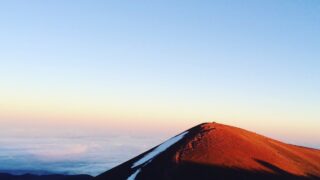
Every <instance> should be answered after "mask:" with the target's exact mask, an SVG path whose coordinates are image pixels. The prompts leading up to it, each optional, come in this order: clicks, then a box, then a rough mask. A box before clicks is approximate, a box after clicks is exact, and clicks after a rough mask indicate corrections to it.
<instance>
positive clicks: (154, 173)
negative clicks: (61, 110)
mask: <svg viewBox="0 0 320 180" xmlns="http://www.w3.org/2000/svg"><path fill="white" fill-rule="evenodd" d="M188 131H189V133H188V134H187V135H186V136H185V137H184V138H183V139H182V140H180V141H179V142H177V143H176V144H174V145H173V146H171V147H170V148H168V149H167V150H166V151H164V152H163V153H161V154H159V155H158V156H156V157H155V158H154V159H152V161H151V162H150V163H146V164H144V165H141V166H139V167H135V168H132V164H133V163H134V162H136V161H138V160H139V159H141V158H142V157H144V156H145V155H146V154H147V153H148V152H150V151H152V150H153V149H151V150H150V151H148V152H146V153H144V154H141V155H139V156H137V157H136V158H134V159H132V160H130V161H128V162H126V163H124V164H122V165H120V166H118V167H115V168H113V169H111V170H110V171H107V172H105V173H103V174H102V175H100V176H98V177H97V179H101V180H102V179H104V180H107V179H119V180H120V179H127V178H128V177H129V176H130V175H132V174H133V173H134V172H136V171H137V169H140V170H141V171H140V172H139V173H138V174H137V176H136V178H135V179H137V180H139V179H153V180H158V179H159V180H160V179H168V180H171V179H190V180H191V179H202V180H207V179H208V180H209V179H320V151H319V150H316V149H311V148H305V147H299V146H295V145H290V144H285V143H282V142H280V141H276V140H273V139H270V138H267V137H264V136H261V135H258V134H255V133H253V132H249V131H246V130H243V129H240V128H236V127H232V126H227V125H222V124H218V123H205V124H201V125H198V126H196V127H194V128H191V129H190V130H188Z"/></svg>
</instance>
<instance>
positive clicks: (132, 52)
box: [0, 0, 320, 174]
mask: <svg viewBox="0 0 320 180" xmlns="http://www.w3.org/2000/svg"><path fill="white" fill-rule="evenodd" d="M319 12H320V2H319V1H317V0H307V1H305V0H283V1H277V0H268V1H264V2H262V1H254V0H252V1H251V0H241V1H235V0H233V1H231V0H226V1H205V0H203V1H197V2H195V1H188V0H183V1H182V0H181V1H179V0H177V1H167V0H163V1H140V0H137V1H98V0H94V1H82V0H78V1H62V0H49V1H41V0H30V1H21V0H12V1H3V2H1V5H0V123H1V126H0V135H1V136H0V146H1V148H0V162H5V163H4V164H9V163H8V162H10V163H13V164H14V163H16V162H18V164H19V162H24V160H25V157H27V158H29V160H28V161H29V162H30V159H32V162H35V163H34V165H31V166H32V168H31V169H36V170H38V169H37V168H38V167H44V166H43V164H44V163H47V162H49V164H47V165H48V166H47V167H48V168H47V169H42V170H48V169H51V170H52V169H56V168H57V166H54V164H52V162H56V161H59V163H60V162H61V163H64V164H65V168H70V164H72V163H70V162H75V160H76V159H77V160H78V161H79V162H80V160H81V162H86V163H87V164H86V165H96V166H99V167H100V169H99V168H95V169H96V171H95V172H86V171H85V169H88V168H84V169H82V171H81V170H79V169H77V170H75V169H72V170H70V171H69V172H71V173H75V172H77V173H78V172H85V173H91V174H96V173H97V172H98V171H102V166H103V165H106V164H107V165H106V166H108V167H107V168H110V167H111V166H112V165H114V164H119V163H120V162H123V161H125V160H127V159H128V158H129V157H133V156H134V155H137V154H138V153H141V152H143V151H144V150H147V149H148V148H150V147H152V146H154V145H156V144H159V143H160V142H161V141H162V140H165V139H166V138H169V137H171V136H172V135H175V134H178V133H179V132H181V131H183V130H185V129H187V128H190V127H192V126H195V125H197V124H199V123H202V122H211V121H215V122H220V123H224V124H229V125H233V126H237V127H242V128H245V129H248V130H251V131H254V132H257V133H259V134H263V135H266V136H269V137H272V138H276V139H279V140H282V141H285V142H288V143H293V144H298V145H303V146H309V147H313V148H320V138H319V137H320V131H319V129H320V93H319V92H320V83H319V79H320V31H319V29H320V13H319ZM76 137H78V138H76ZM59 138H60V139H59ZM57 139H58V140H57ZM88 139H89V140H88ZM91 142H92V143H95V144H100V145H99V148H97V147H96V145H92V144H90V143H91ZM118 143H119V144H121V145H123V146H125V147H124V148H122V147H120V149H124V150H123V152H119V154H112V153H111V152H113V151H110V149H109V147H110V148H111V149H112V148H119V146H117V145H116V144H118ZM100 146H101V147H100ZM52 147H56V148H52ZM8 149H9V150H8ZM52 149H53V150H52ZM55 149H56V150H55ZM59 149H60V150H61V149H65V151H66V153H63V152H61V151H59ZM69 151H70V153H69V154H68V152H69ZM73 152H75V153H73ZM92 152H95V153H97V154H95V155H101V156H102V157H104V158H105V159H106V160H105V161H101V159H99V161H97V159H94V158H92V157H93V156H92V155H90V154H91V153H92ZM105 152H110V153H111V154H109V153H105ZM70 154H75V155H74V157H75V158H74V159H73V160H70V159H68V157H69V156H70ZM124 154H126V155H124ZM8 157H10V158H9V159H8ZM52 157H54V158H52ZM112 158H114V159H116V160H115V161H109V160H107V159H112ZM102 159H103V158H102ZM78 161H77V162H78ZM41 163H42V164H41ZM0 164H1V163H0ZM2 164H3V163H2ZM20 164H21V163H20ZM39 164H40V165H39ZM101 164H102V166H101ZM108 164H109V165H108ZM2 166H3V165H2ZM35 166H37V167H35ZM12 167H16V166H15V165H12V166H10V167H9V165H8V167H7V166H5V167H4V166H3V167H0V171H1V169H10V168H12ZM52 167H56V168H52ZM59 167H60V168H61V166H60V164H59ZM19 168H20V167H19ZM23 168H24V169H27V168H28V167H23Z"/></svg>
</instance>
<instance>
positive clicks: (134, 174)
mask: <svg viewBox="0 0 320 180" xmlns="http://www.w3.org/2000/svg"><path fill="white" fill-rule="evenodd" d="M140 171H141V169H138V170H136V172H134V173H133V174H131V176H130V177H128V179H127V180H134V179H135V178H136V177H137V175H138V174H139V172H140Z"/></svg>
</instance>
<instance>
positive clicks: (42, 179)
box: [0, 173, 93, 180]
mask: <svg viewBox="0 0 320 180" xmlns="http://www.w3.org/2000/svg"><path fill="white" fill-rule="evenodd" d="M92 179H93V177H92V176H89V175H59V174H52V175H33V174H24V175H11V174H7V173H0V180H92Z"/></svg>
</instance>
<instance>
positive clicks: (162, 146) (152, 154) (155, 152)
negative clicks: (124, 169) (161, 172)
mask: <svg viewBox="0 0 320 180" xmlns="http://www.w3.org/2000/svg"><path fill="white" fill-rule="evenodd" d="M187 133H188V131H185V132H183V133H181V134H179V135H177V136H175V137H173V138H171V139H169V140H167V141H165V142H164V143H162V144H160V145H159V146H158V147H156V148H155V149H154V150H153V151H151V152H149V153H148V154H146V155H145V156H144V157H143V158H141V159H140V160H138V161H137V162H135V163H134V164H133V165H132V167H131V168H135V167H137V166H139V165H141V164H144V163H146V162H150V161H151V160H152V159H153V158H154V157H156V156H157V155H159V154H160V153H162V152H163V151H165V150H166V149H168V148H169V147H170V146H172V145H173V144H175V143H176V142H178V141H180V140H181V139H182V138H183V137H184V136H185V135H186V134H187ZM139 171H140V169H139ZM132 175H134V174H132ZM132 175H131V176H132ZM131 176H130V177H131Z"/></svg>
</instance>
